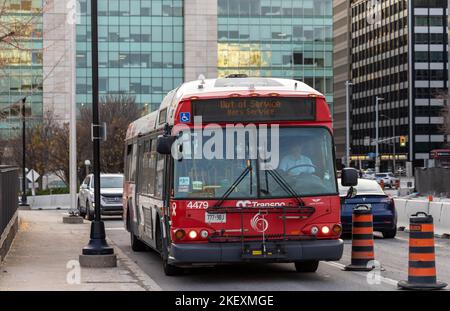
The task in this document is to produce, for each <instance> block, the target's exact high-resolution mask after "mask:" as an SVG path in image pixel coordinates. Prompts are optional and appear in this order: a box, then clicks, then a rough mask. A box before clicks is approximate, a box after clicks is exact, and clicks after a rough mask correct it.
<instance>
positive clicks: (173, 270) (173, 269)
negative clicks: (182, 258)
mask: <svg viewBox="0 0 450 311" xmlns="http://www.w3.org/2000/svg"><path fill="white" fill-rule="evenodd" d="M163 268H164V273H165V274H166V275H167V276H177V275H180V274H182V273H183V269H182V268H180V267H177V266H174V265H171V264H169V263H168V262H167V259H163Z"/></svg>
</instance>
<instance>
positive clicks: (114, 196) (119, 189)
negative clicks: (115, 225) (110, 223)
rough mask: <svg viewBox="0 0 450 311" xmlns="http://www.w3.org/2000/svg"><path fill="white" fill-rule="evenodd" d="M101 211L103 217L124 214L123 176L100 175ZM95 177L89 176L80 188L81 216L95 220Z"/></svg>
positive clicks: (79, 207) (79, 205)
mask: <svg viewBox="0 0 450 311" xmlns="http://www.w3.org/2000/svg"><path fill="white" fill-rule="evenodd" d="M100 187H101V188H100V211H101V213H102V215H122V214H123V203H122V194H123V175H122V174H101V175H100ZM94 206H95V204H94V175H93V174H89V175H88V176H86V178H85V179H84V181H83V183H82V184H81V186H80V192H79V194H78V211H79V213H80V216H82V217H86V218H87V219H89V220H92V219H94Z"/></svg>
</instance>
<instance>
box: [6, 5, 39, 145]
mask: <svg viewBox="0 0 450 311" xmlns="http://www.w3.org/2000/svg"><path fill="white" fill-rule="evenodd" d="M3 5H5V6H6V11H5V12H6V13H2V14H1V15H0V24H1V25H2V29H1V30H0V36H1V37H3V36H4V35H5V34H6V33H9V32H10V30H14V26H13V25H14V24H16V25H19V28H20V29H21V30H20V31H17V33H18V34H20V35H17V36H14V37H13V38H11V40H5V41H9V42H5V41H2V42H0V109H5V108H6V107H8V106H10V105H11V104H14V103H16V102H20V100H21V99H22V98H23V97H25V96H26V97H27V104H28V105H29V106H31V113H32V115H31V116H30V117H31V118H30V119H32V120H36V119H39V118H41V117H42V110H43V109H42V102H43V96H42V79H43V71H42V64H43V58H42V0H33V1H19V0H9V1H6V2H5V4H3V3H2V6H3ZM4 111H9V109H7V110H4ZM19 121H20V119H19V118H18V117H17V116H15V115H14V116H13V115H8V116H6V119H3V120H0V137H4V138H7V137H10V136H11V135H14V134H15V133H17V131H19V130H20V128H21V124H20V122H19Z"/></svg>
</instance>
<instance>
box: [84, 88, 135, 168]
mask: <svg viewBox="0 0 450 311" xmlns="http://www.w3.org/2000/svg"><path fill="white" fill-rule="evenodd" d="M141 112H142V109H141V108H140V107H139V106H138V105H137V104H136V102H135V98H134V97H132V96H128V95H109V96H106V97H103V98H101V99H100V108H99V113H100V122H105V123H106V125H107V140H106V141H105V142H102V143H101V147H102V151H101V168H102V172H105V173H118V172H123V166H124V163H123V160H124V155H123V150H124V140H125V135H126V131H127V129H128V125H129V124H130V123H131V122H133V121H134V120H136V119H138V118H139V117H140V116H141ZM91 123H92V107H91V106H84V107H81V109H80V118H79V122H78V124H77V136H78V138H77V145H78V159H79V160H80V164H81V165H83V163H84V161H85V160H87V159H89V160H91V161H92V141H91Z"/></svg>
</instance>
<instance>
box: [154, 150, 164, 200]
mask: <svg viewBox="0 0 450 311" xmlns="http://www.w3.org/2000/svg"><path fill="white" fill-rule="evenodd" d="M164 163H165V157H164V155H161V154H158V157H157V161H156V178H155V179H156V182H155V196H156V197H157V198H162V197H163V192H164V191H163V189H164Z"/></svg>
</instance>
